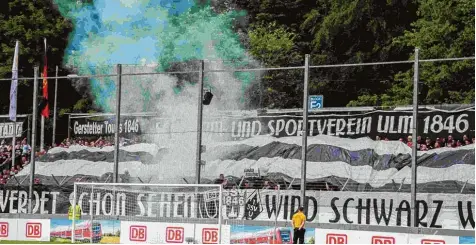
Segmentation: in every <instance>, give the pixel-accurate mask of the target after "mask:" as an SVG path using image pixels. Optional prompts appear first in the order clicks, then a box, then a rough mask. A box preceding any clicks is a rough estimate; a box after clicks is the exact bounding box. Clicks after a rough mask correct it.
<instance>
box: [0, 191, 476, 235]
mask: <svg viewBox="0 0 476 245" xmlns="http://www.w3.org/2000/svg"><path fill="white" fill-rule="evenodd" d="M77 188H78V189H77V190H78V192H77V193H76V201H77V202H76V203H78V204H79V205H80V207H81V214H82V215H88V214H90V213H93V214H94V216H113V217H114V218H118V217H125V216H127V217H129V218H131V219H141V218H142V219H146V220H147V219H148V220H157V219H158V218H167V219H173V218H177V219H180V220H183V219H187V218H199V219H216V218H217V217H218V212H220V211H219V210H220V209H219V208H218V207H219V200H218V197H219V195H218V192H217V191H216V190H213V189H211V190H208V191H203V190H202V191H200V192H199V193H196V192H195V191H194V190H193V187H192V188H189V189H186V188H185V187H184V188H182V189H175V190H176V191H172V190H171V189H169V190H168V191H159V190H158V189H154V188H153V187H151V186H135V187H132V186H130V187H123V186H121V187H119V188H118V190H114V188H112V186H101V184H98V185H96V186H94V189H93V188H91V187H89V188H85V187H84V186H78V187H77ZM306 194H307V195H306V198H305V200H304V202H303V201H301V197H300V192H299V191H298V190H282V191H276V190H225V191H224V192H223V193H222V198H223V199H222V204H223V209H221V212H223V214H222V215H223V218H225V219H236V220H241V219H249V220H263V221H274V220H276V219H277V220H279V221H284V220H291V217H292V215H293V214H294V213H295V211H296V209H297V208H298V207H299V206H301V205H303V204H304V203H305V204H304V205H306V206H307V207H308V208H307V210H306V212H307V215H306V216H307V221H308V222H320V223H340V224H361V225H379V226H403V227H410V226H411V225H412V222H411V219H410V217H411V213H412V209H410V200H409V195H408V194H405V193H385V192H379V193H364V192H345V191H344V192H342V191H338V192H332V191H328V192H321V191H308V192H306ZM73 196H74V194H73V186H71V185H69V186H65V187H60V186H35V189H34V191H33V197H32V209H33V210H32V211H33V213H34V214H67V213H68V208H69V206H70V205H71V204H72V202H73V201H72V200H73ZM27 209H28V187H23V186H22V187H19V186H18V187H14V186H9V187H5V186H3V187H2V188H0V213H27ZM91 209H92V210H91ZM430 210H431V211H430ZM91 211H92V212H91ZM416 213H417V214H419V215H418V217H419V218H418V227H430V228H443V229H459V230H463V229H467V230H473V229H474V195H463V194H418V195H417V205H416ZM392 214H393V215H392ZM168 221H169V222H170V220H168Z"/></svg>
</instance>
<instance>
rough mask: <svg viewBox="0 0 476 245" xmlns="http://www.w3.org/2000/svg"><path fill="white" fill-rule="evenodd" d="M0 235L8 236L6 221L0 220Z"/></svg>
mask: <svg viewBox="0 0 476 245" xmlns="http://www.w3.org/2000/svg"><path fill="white" fill-rule="evenodd" d="M0 237H8V223H7V222H0Z"/></svg>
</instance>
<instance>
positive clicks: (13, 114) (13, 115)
mask: <svg viewBox="0 0 476 245" xmlns="http://www.w3.org/2000/svg"><path fill="white" fill-rule="evenodd" d="M19 52H20V42H19V41H16V43H15V54H14V56H13V65H12V84H11V87H10V112H9V113H10V115H9V117H10V120H12V121H13V137H12V146H13V149H12V155H11V156H12V166H13V167H14V166H15V157H16V155H15V148H16V140H17V102H18V99H17V94H18V55H19ZM12 97H13V98H12Z"/></svg>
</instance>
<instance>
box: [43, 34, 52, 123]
mask: <svg viewBox="0 0 476 245" xmlns="http://www.w3.org/2000/svg"><path fill="white" fill-rule="evenodd" d="M46 51H47V49H46V38H45V58H44V65H43V100H44V101H45V103H46V105H45V108H43V110H42V111H41V115H42V116H44V117H46V118H48V117H49V116H50V108H49V106H48V79H46V78H47V76H48V75H47V71H48V63H47V60H46Z"/></svg>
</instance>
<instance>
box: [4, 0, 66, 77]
mask: <svg viewBox="0 0 476 245" xmlns="http://www.w3.org/2000/svg"><path fill="white" fill-rule="evenodd" d="M52 10H54V7H53V5H52V3H51V1H48V0H38V1H30V0H9V1H6V0H4V1H0V33H2V39H0V77H4V76H5V75H7V74H9V73H10V72H11V69H12V62H13V53H14V49H15V41H16V40H19V41H20V44H21V45H20V58H19V61H20V62H19V73H20V74H22V75H24V76H25V75H27V74H28V75H30V76H31V75H33V66H35V65H38V66H39V65H43V54H44V44H43V39H44V38H46V39H47V42H48V45H49V50H48V55H49V56H48V57H49V58H50V59H49V63H50V64H60V62H59V61H61V57H62V56H63V50H64V47H65V46H66V42H67V35H65V33H68V32H69V31H70V30H71V24H70V23H69V22H67V21H66V20H65V19H64V18H63V17H61V15H60V14H59V13H58V12H57V11H52Z"/></svg>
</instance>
